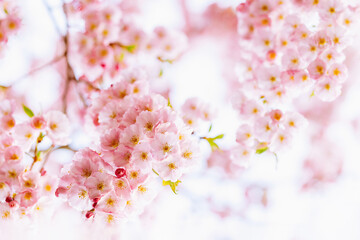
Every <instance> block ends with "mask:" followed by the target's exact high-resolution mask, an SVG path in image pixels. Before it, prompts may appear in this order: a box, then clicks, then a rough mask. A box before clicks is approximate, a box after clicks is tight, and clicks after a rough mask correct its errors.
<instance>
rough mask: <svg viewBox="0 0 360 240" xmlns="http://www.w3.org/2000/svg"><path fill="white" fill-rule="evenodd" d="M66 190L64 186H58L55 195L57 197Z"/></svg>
mask: <svg viewBox="0 0 360 240" xmlns="http://www.w3.org/2000/svg"><path fill="white" fill-rule="evenodd" d="M66 192H67V189H66V188H64V187H58V188H57V189H56V191H55V196H56V197H59V195H60V194H64V193H66Z"/></svg>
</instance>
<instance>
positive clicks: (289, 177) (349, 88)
mask: <svg viewBox="0 0 360 240" xmlns="http://www.w3.org/2000/svg"><path fill="white" fill-rule="evenodd" d="M18 2H19V6H20V9H19V10H20V13H21V16H22V18H23V21H22V28H21V30H20V31H19V32H18V33H17V35H16V36H15V37H12V38H11V39H10V40H9V43H8V47H7V49H6V50H5V52H3V53H2V55H3V56H2V58H0V73H1V76H0V85H3V86H10V85H12V88H13V89H14V90H15V91H16V92H17V93H18V94H19V95H20V96H22V97H23V98H24V102H27V104H28V105H29V106H30V107H31V108H32V109H33V110H34V111H36V112H41V111H43V110H45V109H48V108H51V107H52V106H53V105H54V104H56V101H58V92H59V89H60V86H61V76H60V75H59V74H58V68H61V67H62V64H63V63H61V61H60V62H59V63H57V64H54V65H50V66H48V67H45V68H43V69H42V70H40V71H36V72H35V73H34V74H32V75H29V74H28V73H29V72H31V71H32V69H36V68H37V67H39V66H42V65H44V64H46V63H48V62H50V61H51V60H52V59H54V57H55V56H57V55H58V54H59V53H60V50H59V48H60V47H59V41H60V40H59V34H58V32H57V31H56V29H55V28H54V25H53V22H52V20H51V15H50V14H53V16H54V18H55V20H56V22H57V23H58V25H59V26H60V29H61V31H64V32H65V19H64V14H63V11H62V2H61V1H58V0H48V1H46V0H31V1H26V0H18ZM181 2H182V1H177V0H151V1H142V2H141V14H139V16H138V18H137V19H136V21H137V22H138V23H139V24H140V26H142V27H143V28H144V29H148V30H149V31H150V30H152V29H153V28H154V27H156V26H159V25H160V26H165V27H168V28H171V29H175V30H182V29H184V27H185V18H184V14H183V9H182V5H181ZM240 2H241V1H235V0H218V1H210V0H192V1H187V2H186V4H187V8H188V11H189V12H190V13H191V14H193V15H195V16H199V18H200V16H201V15H202V13H203V12H205V11H206V9H207V8H208V7H209V6H210V5H211V4H215V3H216V4H217V6H218V8H219V9H223V10H224V9H225V10H224V11H225V12H227V13H228V15H230V17H231V16H233V17H234V16H235V13H234V10H231V9H229V8H232V9H235V8H236V6H237V5H238V4H239V3H240ZM45 3H46V4H45ZM226 9H227V10H226ZM226 16H227V15H226ZM227 21H228V19H227V20H226V19H224V22H227ZM189 36H190V37H189V46H188V49H187V51H186V52H185V53H184V54H183V56H182V57H181V58H180V59H179V61H178V62H177V63H175V64H173V65H169V66H168V69H166V71H164V79H166V81H167V83H166V84H168V85H169V86H170V89H171V91H170V98H171V102H172V105H173V106H174V108H178V109H179V108H180V106H181V105H182V104H183V102H184V100H185V99H187V98H190V97H199V98H200V99H201V100H203V101H205V102H208V103H210V104H211V106H212V107H213V108H214V109H216V112H217V118H216V119H215V120H214V121H213V122H212V132H211V134H213V135H214V136H216V135H217V134H222V133H223V134H225V137H224V138H223V139H221V140H219V141H218V144H219V146H220V148H222V149H227V148H229V147H230V146H231V144H232V143H233V142H234V141H235V131H236V129H237V126H238V123H239V118H238V116H237V114H236V112H235V111H234V110H233V109H232V107H231V104H230V103H229V98H228V92H229V89H228V88H229V84H228V80H226V79H225V76H224V68H225V69H226V64H227V62H226V61H225V60H224V51H226V48H227V47H228V46H227V45H226V44H228V42H227V41H226V40H223V38H220V37H219V36H217V35H216V34H193V35H189ZM359 40H360V39H359V38H357V39H355V41H354V44H353V45H352V46H351V47H350V48H349V49H347V50H346V56H347V60H346V65H347V66H348V68H349V79H348V81H347V82H346V83H345V86H344V88H343V93H342V95H341V96H340V97H339V99H337V100H336V101H335V102H333V103H320V102H317V101H318V100H316V99H312V98H310V97H309V98H308V99H299V100H298V101H297V102H296V104H295V107H296V109H298V110H299V111H300V112H302V113H303V114H304V115H305V116H306V117H307V118H308V120H309V126H308V128H307V129H306V131H303V132H301V134H300V135H299V136H297V137H296V138H295V140H294V144H293V145H292V147H291V148H289V149H286V150H285V151H283V152H279V153H278V154H277V157H275V156H274V155H273V154H270V153H266V152H265V153H264V154H261V155H256V156H255V157H254V158H253V159H252V161H251V164H250V167H249V168H248V169H246V170H244V171H238V172H236V173H235V174H232V175H229V174H227V173H225V172H224V171H223V170H222V169H220V168H208V166H207V159H208V157H209V156H210V153H211V149H210V147H209V145H208V143H207V142H206V141H204V142H200V146H201V152H202V156H201V161H200V162H199V164H198V166H197V167H196V169H195V170H194V171H193V172H191V173H190V174H188V175H187V176H186V177H184V178H183V179H182V183H181V184H180V185H179V189H178V190H179V191H178V194H177V195H175V194H174V193H173V192H171V191H170V189H169V188H165V187H163V189H162V191H161V193H160V194H159V195H158V196H157V197H156V199H155V200H154V202H153V203H151V204H150V205H149V206H148V207H147V208H146V210H145V211H144V213H143V214H141V215H140V216H139V217H138V218H134V219H130V220H129V221H126V222H123V223H121V224H119V225H117V226H114V227H104V226H100V225H96V224H92V223H90V222H85V221H84V219H83V218H82V217H81V216H80V214H79V213H77V212H76V211H75V210H72V209H71V208H61V210H55V209H54V210H53V211H48V212H47V210H44V212H43V213H42V214H39V216H34V219H32V220H28V221H26V220H24V221H23V222H19V224H8V225H5V224H4V225H3V224H1V225H0V234H1V236H4V237H0V239H20V238H21V239H38V240H40V239H69V240H70V239H214V240H215V239H219V240H220V239H221V240H225V239H249V240H251V239H256V240H258V239H259V240H260V239H261V240H263V239H274V240H275V239H276V240H311V239H349V240H350V239H354V240H355V239H360V228H359V225H360V204H359V203H360V158H359V149H360V148H359V146H360V141H359V134H360V118H359V117H360V106H359V105H360V95H359V94H358V93H359V91H360V84H359V83H360V81H358V80H359V76H360V70H359V67H358V66H359V62H360V51H359V49H360V44H359V43H360V41H359ZM324 119H325V120H324ZM324 121H325V122H326V124H325V123H324ZM325 125H326V126H325ZM202 128H203V129H202ZM208 128H209V125H206V126H202V127H201V129H200V130H199V132H200V133H202V132H203V133H206V130H207V129H208ZM74 129H76V131H75V130H74V134H73V147H74V148H75V149H79V148H81V147H84V146H87V145H88V144H89V142H88V138H87V135H86V133H85V132H84V131H83V129H81V128H77V127H74ZM319 132H322V133H323V134H321V137H319ZM52 161H55V162H58V163H59V164H63V163H66V162H70V161H71V155H69V153H67V152H65V151H64V152H60V153H59V154H57V155H56V156H54V157H53V159H52ZM57 204H58V206H63V205H62V204H63V203H61V201H59V202H58V203H57Z"/></svg>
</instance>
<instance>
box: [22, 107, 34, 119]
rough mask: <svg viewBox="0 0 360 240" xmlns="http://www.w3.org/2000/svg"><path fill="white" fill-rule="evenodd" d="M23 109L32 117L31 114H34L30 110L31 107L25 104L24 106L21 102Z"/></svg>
mask: <svg viewBox="0 0 360 240" xmlns="http://www.w3.org/2000/svg"><path fill="white" fill-rule="evenodd" d="M23 109H24V112H25V113H26V115H28V116H29V117H33V116H34V113H33V111H31V109H30V108H28V107H27V106H25V105H24V104H23Z"/></svg>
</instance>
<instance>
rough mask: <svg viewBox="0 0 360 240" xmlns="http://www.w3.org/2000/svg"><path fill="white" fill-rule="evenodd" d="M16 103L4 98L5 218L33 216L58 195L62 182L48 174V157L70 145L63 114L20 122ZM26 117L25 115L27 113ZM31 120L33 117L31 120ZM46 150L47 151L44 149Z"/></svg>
mask: <svg viewBox="0 0 360 240" xmlns="http://www.w3.org/2000/svg"><path fill="white" fill-rule="evenodd" d="M17 109H18V106H17V104H16V102H15V101H14V100H13V99H11V98H8V97H6V95H4V96H1V112H0V118H1V127H0V216H1V218H3V219H8V218H13V217H15V218H16V217H21V216H27V215H31V214H32V213H33V212H34V211H35V210H40V209H41V208H42V203H44V202H47V201H49V200H50V199H51V198H52V197H53V196H54V193H55V190H56V188H57V182H58V179H57V177H56V176H52V175H50V174H47V173H46V170H45V163H46V159H47V155H48V154H49V153H50V152H51V151H52V150H53V149H54V148H57V147H59V146H63V145H66V144H68V142H69V134H70V123H69V120H68V119H67V117H66V116H65V115H64V114H63V113H62V112H59V111H48V112H46V113H45V114H40V115H36V116H35V115H34V114H33V112H32V111H31V110H30V109H29V108H27V107H25V106H24V111H25V113H26V114H27V115H28V116H27V118H28V119H26V120H25V121H20V122H18V121H17V120H16V119H17V118H19V119H21V114H20V115H19V117H16V116H17V115H16V114H17V112H16V110H17ZM23 115H24V114H23ZM29 117H30V118H29ZM43 148H45V149H43Z"/></svg>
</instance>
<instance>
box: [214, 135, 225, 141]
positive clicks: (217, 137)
mask: <svg viewBox="0 0 360 240" xmlns="http://www.w3.org/2000/svg"><path fill="white" fill-rule="evenodd" d="M223 137H224V134H220V135H217V136H216V137H214V138H212V139H214V140H215V139H222V138H223Z"/></svg>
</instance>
